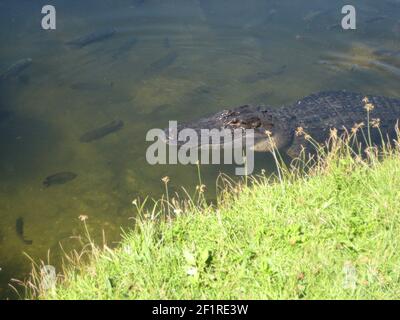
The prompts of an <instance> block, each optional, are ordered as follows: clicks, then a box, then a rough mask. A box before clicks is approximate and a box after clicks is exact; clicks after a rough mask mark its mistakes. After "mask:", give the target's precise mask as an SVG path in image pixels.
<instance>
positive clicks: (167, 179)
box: [161, 176, 169, 184]
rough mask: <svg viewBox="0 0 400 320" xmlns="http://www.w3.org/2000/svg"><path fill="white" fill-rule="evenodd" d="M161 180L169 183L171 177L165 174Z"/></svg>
mask: <svg viewBox="0 0 400 320" xmlns="http://www.w3.org/2000/svg"><path fill="white" fill-rule="evenodd" d="M161 181H162V182H164V183H165V184H167V183H168V182H169V177H168V176H165V177H164V178H162V179H161Z"/></svg>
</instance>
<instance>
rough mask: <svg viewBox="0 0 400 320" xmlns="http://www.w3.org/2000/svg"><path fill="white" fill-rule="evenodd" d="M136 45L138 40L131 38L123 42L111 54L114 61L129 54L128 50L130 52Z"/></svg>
mask: <svg viewBox="0 0 400 320" xmlns="http://www.w3.org/2000/svg"><path fill="white" fill-rule="evenodd" d="M137 43H138V40H137V39H136V38H132V39H130V40H129V41H127V42H125V43H124V44H122V45H121V46H120V47H119V48H118V49H117V51H116V52H115V53H114V54H113V58H114V59H116V58H119V57H120V56H122V55H123V54H125V53H127V52H129V51H130V50H132V48H134V47H135V46H136V44H137Z"/></svg>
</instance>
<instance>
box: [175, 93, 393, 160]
mask: <svg viewBox="0 0 400 320" xmlns="http://www.w3.org/2000/svg"><path fill="white" fill-rule="evenodd" d="M365 97H366V96H365V95H363V94H359V93H352V92H346V91H328V92H320V93H316V94H312V95H310V96H307V97H305V98H303V99H301V100H299V101H297V102H296V103H294V104H292V105H288V106H282V107H279V108H270V107H265V106H250V105H246V106H241V107H237V108H234V109H230V110H224V111H222V112H218V113H216V114H214V115H212V116H210V117H206V118H203V119H200V120H198V121H195V122H193V123H189V124H185V125H181V126H179V128H178V131H179V130H182V129H184V128H192V129H194V130H196V131H197V132H198V133H200V130H201V129H209V130H211V129H222V128H228V129H235V128H243V129H254V130H255V133H256V141H255V142H256V145H255V148H254V149H255V151H259V152H268V151H271V143H270V141H271V139H270V137H272V138H273V139H274V140H273V141H274V144H275V146H276V147H277V148H278V149H285V151H286V152H287V153H288V154H289V155H290V156H292V157H294V156H297V155H298V153H299V152H300V150H301V148H302V147H303V146H304V147H305V146H306V144H307V143H306V142H305V140H304V136H299V137H298V136H297V135H296V129H297V128H298V127H302V128H303V129H304V131H305V132H306V133H307V134H309V135H310V136H311V137H312V138H313V139H314V140H316V141H318V142H324V141H326V139H327V138H328V137H329V133H330V129H333V128H336V129H338V131H339V133H340V132H341V131H342V130H343V128H347V129H348V130H350V129H351V128H352V127H353V126H354V125H355V124H359V123H362V122H363V123H364V124H365V125H367V111H366V110H365V108H364V106H365V103H364V102H363V99H364V98H365ZM367 97H368V99H369V101H370V103H372V104H373V105H374V107H375V108H374V109H373V110H372V111H370V120H371V119H380V130H381V132H382V134H383V136H384V137H386V135H389V136H390V137H394V135H395V126H396V122H397V120H398V119H400V100H399V99H392V98H386V97H380V96H370V95H367ZM375 132H376V134H374V135H373V136H372V139H373V141H374V142H375V143H377V142H379V141H380V135H379V134H378V132H377V130H375Z"/></svg>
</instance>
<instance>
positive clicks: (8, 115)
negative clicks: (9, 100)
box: [0, 110, 12, 124]
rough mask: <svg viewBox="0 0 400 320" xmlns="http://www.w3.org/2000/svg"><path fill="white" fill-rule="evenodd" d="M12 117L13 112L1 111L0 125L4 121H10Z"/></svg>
mask: <svg viewBox="0 0 400 320" xmlns="http://www.w3.org/2000/svg"><path fill="white" fill-rule="evenodd" d="M11 116H12V112H11V111H7V110H0V124H1V123H2V122H3V121H6V120H8V119H10V118H11Z"/></svg>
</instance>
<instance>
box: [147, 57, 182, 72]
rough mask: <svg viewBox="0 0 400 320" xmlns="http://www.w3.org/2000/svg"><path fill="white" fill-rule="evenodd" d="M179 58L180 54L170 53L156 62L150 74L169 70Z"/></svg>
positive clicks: (151, 67) (150, 69)
mask: <svg viewBox="0 0 400 320" xmlns="http://www.w3.org/2000/svg"><path fill="white" fill-rule="evenodd" d="M177 58H178V54H177V53H176V52H170V53H168V54H167V55H165V56H164V57H162V58H160V59H158V60H156V61H154V62H153V63H152V64H151V65H150V67H149V70H148V73H156V72H161V71H163V70H164V69H166V68H168V67H169V66H170V65H173V64H174V63H175V60H176V59H177Z"/></svg>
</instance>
